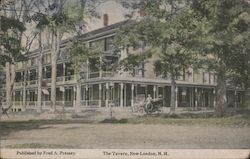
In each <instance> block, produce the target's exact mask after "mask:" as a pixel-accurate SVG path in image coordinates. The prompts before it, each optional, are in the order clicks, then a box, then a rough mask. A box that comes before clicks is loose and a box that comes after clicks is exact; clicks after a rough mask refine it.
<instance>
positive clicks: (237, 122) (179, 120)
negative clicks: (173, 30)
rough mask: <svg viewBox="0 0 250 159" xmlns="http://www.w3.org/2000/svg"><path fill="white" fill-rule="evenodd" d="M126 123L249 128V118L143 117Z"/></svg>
mask: <svg viewBox="0 0 250 159" xmlns="http://www.w3.org/2000/svg"><path fill="white" fill-rule="evenodd" d="M126 123H131V124H174V125H204V126H205V125H217V126H236V127H242V126H250V118H249V117H248V118H246V117H236V116H233V117H223V118H216V117H209V118H197V117H195V118H192V117H174V118H172V117H166V116H164V115H163V116H143V117H137V118H131V119H127V122H126Z"/></svg>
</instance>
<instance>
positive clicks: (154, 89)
mask: <svg viewBox="0 0 250 159" xmlns="http://www.w3.org/2000/svg"><path fill="white" fill-rule="evenodd" d="M153 92H154V94H153V95H154V96H153V99H155V98H156V85H154V88H153Z"/></svg>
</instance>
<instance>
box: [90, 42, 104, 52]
mask: <svg viewBox="0 0 250 159" xmlns="http://www.w3.org/2000/svg"><path fill="white" fill-rule="evenodd" d="M104 44H105V41H104V39H100V40H97V41H93V42H90V43H89V46H90V48H93V49H96V50H98V51H104V49H105V48H104Z"/></svg>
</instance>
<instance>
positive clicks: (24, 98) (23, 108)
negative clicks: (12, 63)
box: [22, 71, 27, 112]
mask: <svg viewBox="0 0 250 159" xmlns="http://www.w3.org/2000/svg"><path fill="white" fill-rule="evenodd" d="M26 76H27V75H26V71H24V72H23V77H24V82H23V84H24V86H23V99H22V101H23V106H22V111H23V112H25V111H26V79H27V77H26Z"/></svg>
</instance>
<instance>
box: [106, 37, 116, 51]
mask: <svg viewBox="0 0 250 159" xmlns="http://www.w3.org/2000/svg"><path fill="white" fill-rule="evenodd" d="M113 49H114V37H113V36H112V37H108V38H106V39H105V48H104V50H105V51H109V50H113Z"/></svg>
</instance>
